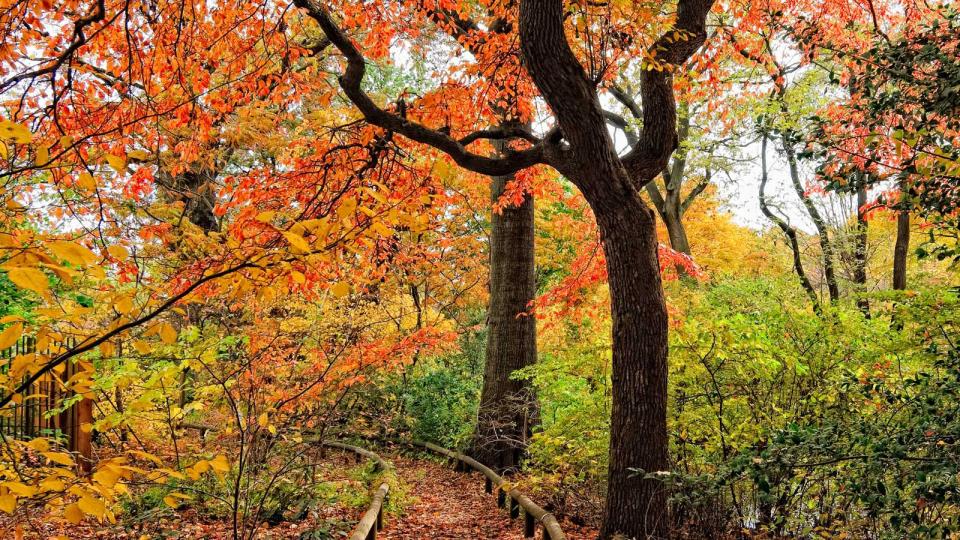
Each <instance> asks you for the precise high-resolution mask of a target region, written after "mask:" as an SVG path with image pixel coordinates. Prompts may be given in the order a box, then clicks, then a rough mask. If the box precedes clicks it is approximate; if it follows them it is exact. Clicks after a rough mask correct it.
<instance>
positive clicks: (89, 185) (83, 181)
mask: <svg viewBox="0 0 960 540" xmlns="http://www.w3.org/2000/svg"><path fill="white" fill-rule="evenodd" d="M76 185H77V186H78V187H81V188H83V189H85V190H87V191H93V190H94V189H96V188H97V181H96V180H94V178H93V175H91V174H90V173H88V172H82V173H80V176H78V177H77V182H76Z"/></svg>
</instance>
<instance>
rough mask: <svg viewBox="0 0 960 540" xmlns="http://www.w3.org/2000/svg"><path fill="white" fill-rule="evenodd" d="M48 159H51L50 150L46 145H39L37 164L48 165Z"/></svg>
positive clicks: (39, 165)
mask: <svg viewBox="0 0 960 540" xmlns="http://www.w3.org/2000/svg"><path fill="white" fill-rule="evenodd" d="M48 161H50V150H48V149H47V147H46V146H38V147H37V159H36V161H35V163H36V165H37V166H38V167H42V166H43V165H46V164H47V162H48Z"/></svg>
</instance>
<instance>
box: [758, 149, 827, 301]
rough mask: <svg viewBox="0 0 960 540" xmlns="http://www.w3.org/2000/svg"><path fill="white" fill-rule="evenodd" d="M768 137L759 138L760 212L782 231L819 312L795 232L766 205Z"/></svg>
mask: <svg viewBox="0 0 960 540" xmlns="http://www.w3.org/2000/svg"><path fill="white" fill-rule="evenodd" d="M768 141H769V137H768V136H767V134H766V133H763V134H761V137H760V211H761V212H763V215H764V216H766V218H767V219H769V220H770V221H772V222H773V224H774V225H776V226H777V227H779V228H780V230H781V231H783V235H784V236H786V237H787V243H788V244H789V245H790V251H791V253H793V271H794V272H796V274H797V278H799V279H800V286H801V287H803V290H804V292H806V293H807V296H808V297H810V302H812V303H813V309H814V311H817V312H820V297H819V296H817V290H816V289H814V288H813V284H812V283H810V278H809V277H807V272H806V270H804V268H803V260H802V259H801V258H800V242H799V241H798V240H797V230H796V229H795V228H794V227H793V226H791V225H790V224H789V223H787V221H786V220H785V219H783V218H781V217H780V216H778V215H777V214H774V213H773V210H771V209H770V205H769V204H767V195H766V189H767V182H768V181H769V179H770V175H769V171H768V168H767V143H768Z"/></svg>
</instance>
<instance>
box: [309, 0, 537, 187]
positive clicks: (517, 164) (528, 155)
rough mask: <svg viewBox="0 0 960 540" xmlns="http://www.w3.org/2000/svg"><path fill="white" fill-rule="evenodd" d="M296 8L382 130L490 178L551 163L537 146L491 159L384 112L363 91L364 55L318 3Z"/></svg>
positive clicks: (363, 110) (343, 84) (356, 101)
mask: <svg viewBox="0 0 960 540" xmlns="http://www.w3.org/2000/svg"><path fill="white" fill-rule="evenodd" d="M294 5H296V6H297V7H299V8H302V9H305V10H306V11H307V13H308V14H309V15H310V17H311V18H313V19H314V20H315V21H317V23H318V24H319V25H320V28H321V30H323V32H324V34H326V36H327V38H328V39H330V41H331V43H333V45H334V46H335V47H336V48H337V49H338V50H339V51H340V53H341V54H343V56H344V57H345V58H346V59H347V68H346V70H345V72H344V73H343V75H341V76H340V78H339V81H340V87H341V88H342V89H343V91H344V93H345V94H346V95H347V98H349V99H350V101H352V102H353V104H354V105H355V106H356V107H357V109H359V110H360V112H361V114H363V117H364V119H365V120H366V121H367V122H370V123H371V124H373V125H375V126H377V127H380V128H382V129H385V130H388V131H392V132H395V133H399V134H400V135H403V136H404V137H407V138H408V139H411V140H413V141H416V142H419V143H423V144H426V145H428V146H432V147H433V148H436V149H438V150H440V151H442V152H444V153H446V154H447V155H448V156H450V158H451V159H453V161H454V162H456V163H457V164H458V165H460V166H461V167H463V168H465V169H468V170H471V171H474V172H477V173H480V174H486V175H490V176H495V175H508V174H513V173H515V172H517V171H520V170H523V169H526V168H528V167H531V166H533V165H537V164H541V163H549V161H548V156H547V154H548V149H546V148H545V144H537V145H535V146H533V147H531V148H528V149H525V150H521V151H511V152H510V153H509V154H508V155H507V156H505V157H487V156H482V155H479V154H475V153H472V152H470V151H468V150H467V149H466V148H465V146H464V145H463V144H462V143H461V142H460V141H458V140H456V139H454V138H452V137H450V135H448V134H446V133H444V132H442V131H439V130H435V129H431V128H428V127H426V126H424V125H423V124H419V123H417V122H413V121H410V120H408V119H406V118H403V117H401V116H397V115H395V114H392V113H390V112H387V111H385V110H384V109H382V108H380V107H379V106H378V105H377V104H376V103H374V102H373V100H372V99H371V98H370V96H368V95H367V94H366V93H365V92H364V91H363V89H362V88H361V83H362V81H363V76H364V73H365V72H366V64H365V61H364V58H363V55H362V54H361V53H360V51H359V50H357V48H356V47H355V46H354V45H353V42H351V41H350V38H349V37H347V35H346V34H344V32H343V31H342V30H341V29H340V27H338V26H337V25H336V23H334V22H333V19H332V18H331V17H330V15H329V13H328V12H327V10H326V9H325V8H324V7H323V6H320V5H318V4H317V2H316V1H315V0H294Z"/></svg>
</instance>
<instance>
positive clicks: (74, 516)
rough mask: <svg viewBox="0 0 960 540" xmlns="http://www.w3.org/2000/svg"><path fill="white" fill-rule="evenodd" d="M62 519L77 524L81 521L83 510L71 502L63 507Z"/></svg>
mask: <svg viewBox="0 0 960 540" xmlns="http://www.w3.org/2000/svg"><path fill="white" fill-rule="evenodd" d="M63 519H65V520H67V521H69V522H70V523H73V524H74V525H79V524H80V522H81V521H83V512H82V511H81V510H80V507H79V506H77V504H76V503H74V504H71V505H69V506H67V507H66V508H64V509H63Z"/></svg>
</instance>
